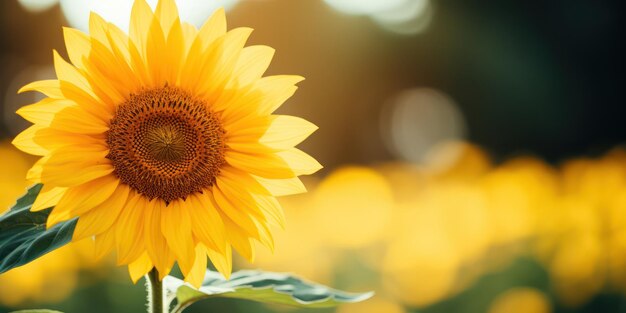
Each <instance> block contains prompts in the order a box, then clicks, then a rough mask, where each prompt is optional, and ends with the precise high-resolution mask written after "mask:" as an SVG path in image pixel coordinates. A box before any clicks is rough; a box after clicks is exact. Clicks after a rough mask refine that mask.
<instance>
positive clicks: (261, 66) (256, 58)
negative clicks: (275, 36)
mask: <svg viewBox="0 0 626 313" xmlns="http://www.w3.org/2000/svg"><path fill="white" fill-rule="evenodd" d="M272 57H274V49H273V48H271V47H268V46H250V47H246V48H243V50H242V51H241V55H240V56H239V60H238V61H237V64H236V65H235V71H234V73H233V79H234V84H235V85H238V86H245V85H248V84H251V83H253V82H254V81H256V80H257V79H259V78H261V76H263V73H265V71H266V70H267V68H268V67H269V65H270V62H272Z"/></svg>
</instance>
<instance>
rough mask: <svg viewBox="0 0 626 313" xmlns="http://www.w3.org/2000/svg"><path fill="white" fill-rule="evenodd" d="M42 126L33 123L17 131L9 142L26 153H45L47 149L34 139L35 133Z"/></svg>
mask: <svg viewBox="0 0 626 313" xmlns="http://www.w3.org/2000/svg"><path fill="white" fill-rule="evenodd" d="M43 128H44V126H39V125H33V126H31V127H29V128H27V129H25V130H24V131H22V132H21V133H19V134H18V135H17V136H16V137H15V139H13V141H12V142H11V143H12V144H13V145H14V146H16V147H17V148H18V149H20V150H22V151H24V152H26V153H29V154H34V155H46V154H48V153H49V151H48V149H45V148H44V147H42V146H40V145H39V144H37V143H36V142H35V140H34V138H35V133H37V132H38V131H40V130H41V129H43Z"/></svg>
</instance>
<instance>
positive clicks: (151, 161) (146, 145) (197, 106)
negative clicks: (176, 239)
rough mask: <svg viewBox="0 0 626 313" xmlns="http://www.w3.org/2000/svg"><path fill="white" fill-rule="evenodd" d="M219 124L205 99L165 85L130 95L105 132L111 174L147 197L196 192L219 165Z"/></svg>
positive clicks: (168, 199)
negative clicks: (111, 164)
mask: <svg viewBox="0 0 626 313" xmlns="http://www.w3.org/2000/svg"><path fill="white" fill-rule="evenodd" d="M224 134H225V131H224V128H223V127H222V124H221V122H220V119H219V116H218V115H217V114H216V113H214V112H212V111H211V110H210V109H209V107H208V105H207V103H206V102H204V101H202V100H201V99H197V98H194V97H192V96H191V95H190V94H189V93H187V92H185V91H183V90H181V89H179V88H177V87H170V86H165V87H162V88H155V89H149V90H143V91H141V92H139V93H137V94H132V95H131V96H130V97H129V98H128V99H127V101H126V102H124V103H122V104H121V105H119V106H118V108H117V111H116V112H115V114H114V116H113V118H112V119H111V121H110V128H109V131H108V133H107V140H106V142H107V144H108V146H109V154H108V155H107V158H109V159H110V160H111V161H112V163H113V167H114V168H115V170H114V174H115V175H116V176H117V177H118V178H119V179H120V180H121V181H122V182H123V183H126V184H128V185H129V186H130V187H131V188H133V189H134V190H135V191H137V192H139V193H140V194H142V195H144V196H146V197H147V198H149V199H153V198H159V199H162V200H164V201H165V202H167V203H169V202H171V201H173V200H175V199H185V198H186V197H187V196H188V195H190V194H193V193H196V192H202V190H203V189H205V188H207V187H210V186H212V185H213V184H214V183H215V177H216V176H217V175H218V174H219V171H220V168H221V167H222V165H224V163H225V160H224V149H225V141H224Z"/></svg>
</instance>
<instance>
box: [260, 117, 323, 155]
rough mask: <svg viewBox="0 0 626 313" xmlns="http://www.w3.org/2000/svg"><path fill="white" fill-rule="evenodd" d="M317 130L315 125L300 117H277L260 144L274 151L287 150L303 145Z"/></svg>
mask: <svg viewBox="0 0 626 313" xmlns="http://www.w3.org/2000/svg"><path fill="white" fill-rule="evenodd" d="M317 128H318V127H317V126H315V125H314V124H313V123H311V122H309V121H307V120H305V119H302V118H299V117H295V116H288V115H277V116H274V119H273V121H272V124H270V127H269V128H268V129H267V131H266V132H265V134H263V136H262V137H261V139H260V140H259V142H260V143H261V144H264V145H266V146H268V147H271V148H274V149H280V150H287V149H291V148H293V147H294V146H296V145H297V144H299V143H301V142H302V141H303V140H304V139H306V138H307V137H309V135H311V134H312V133H313V132H314V131H316V130H317Z"/></svg>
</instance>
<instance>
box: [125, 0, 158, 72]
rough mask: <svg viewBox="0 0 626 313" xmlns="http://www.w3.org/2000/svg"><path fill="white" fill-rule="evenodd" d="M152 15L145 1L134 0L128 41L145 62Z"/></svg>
mask: <svg viewBox="0 0 626 313" xmlns="http://www.w3.org/2000/svg"><path fill="white" fill-rule="evenodd" d="M153 19H154V14H153V13H152V10H150V6H149V5H148V3H146V1H145V0H136V1H135V2H134V3H133V8H132V10H131V13H130V40H131V41H132V42H133V43H134V44H135V46H137V50H138V52H139V55H141V56H142V57H143V58H142V59H143V60H146V58H145V56H146V51H147V47H148V36H149V34H150V25H151V24H152V20H153Z"/></svg>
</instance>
